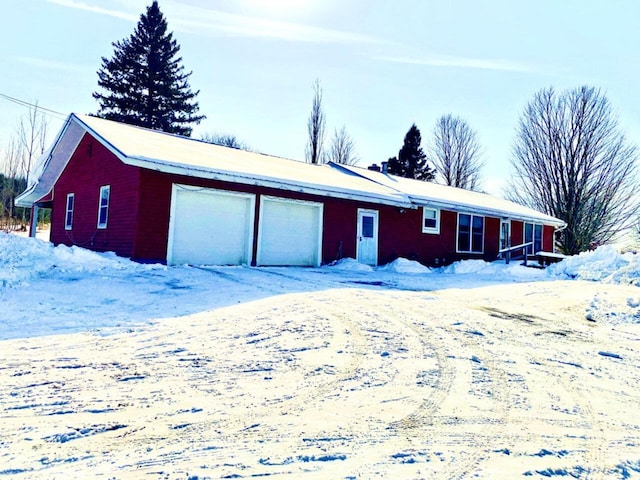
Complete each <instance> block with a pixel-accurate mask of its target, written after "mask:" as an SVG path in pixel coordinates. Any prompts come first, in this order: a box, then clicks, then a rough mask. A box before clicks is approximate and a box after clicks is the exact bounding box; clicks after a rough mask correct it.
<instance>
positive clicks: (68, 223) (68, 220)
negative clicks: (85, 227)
mask: <svg viewBox="0 0 640 480" xmlns="http://www.w3.org/2000/svg"><path fill="white" fill-rule="evenodd" d="M74 203H75V195H74V194H73V193H68V194H67V207H66V209H65V214H64V229H65V230H71V229H72V228H73V204H74Z"/></svg>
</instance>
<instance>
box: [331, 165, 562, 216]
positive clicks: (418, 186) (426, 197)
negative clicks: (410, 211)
mask: <svg viewBox="0 0 640 480" xmlns="http://www.w3.org/2000/svg"><path fill="white" fill-rule="evenodd" d="M341 168H344V169H345V170H348V171H349V172H352V173H356V174H358V175H361V176H362V177H364V178H367V179H369V180H371V181H373V182H376V183H378V184H380V185H384V186H385V187H389V188H392V189H394V190H397V191H399V192H402V193H403V194H405V195H407V196H408V197H409V199H410V200H411V202H412V203H413V204H415V205H424V206H434V207H438V208H445V209H449V210H454V211H469V212H471V213H480V214H485V215H490V216H497V217H508V218H516V219H518V220H524V221H530V222H533V223H544V224H546V225H554V226H556V227H563V226H564V225H565V223H564V222H563V221H562V220H560V219H558V218H555V217H552V216H550V215H546V214H544V213H541V212H538V211H537V210H534V209H532V208H529V207H525V206H523V205H519V204H517V203H514V202H511V201H509V200H504V199H502V198H499V197H496V196H493V195H489V194H486V193H480V192H473V191H471V190H464V189H462V188H455V187H449V186H446V185H438V184H437V183H433V182H424V181H420V180H412V179H409V178H403V177H397V176H395V175H389V174H386V173H382V172H378V171H375V170H368V169H366V168H359V167H353V166H344V165H342V166H341Z"/></svg>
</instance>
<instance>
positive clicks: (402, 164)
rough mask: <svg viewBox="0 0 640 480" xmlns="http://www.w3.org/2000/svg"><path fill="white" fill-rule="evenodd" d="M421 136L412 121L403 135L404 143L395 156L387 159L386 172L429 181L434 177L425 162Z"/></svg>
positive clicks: (433, 173) (425, 157)
mask: <svg viewBox="0 0 640 480" xmlns="http://www.w3.org/2000/svg"><path fill="white" fill-rule="evenodd" d="M421 143H422V136H421V135H420V130H418V127H416V124H415V123H414V124H413V125H411V128H410V129H409V131H408V132H407V134H406V135H405V136H404V144H403V145H402V148H401V149H400V151H399V152H398V156H397V157H392V158H390V159H389V164H388V167H387V168H388V172H389V173H391V174H392V175H398V176H400V177H406V178H414V179H416V180H424V181H431V180H433V179H434V177H435V172H434V170H433V169H432V168H431V167H429V165H428V164H427V156H426V155H425V154H424V152H423V151H422V147H421V146H420V144H421Z"/></svg>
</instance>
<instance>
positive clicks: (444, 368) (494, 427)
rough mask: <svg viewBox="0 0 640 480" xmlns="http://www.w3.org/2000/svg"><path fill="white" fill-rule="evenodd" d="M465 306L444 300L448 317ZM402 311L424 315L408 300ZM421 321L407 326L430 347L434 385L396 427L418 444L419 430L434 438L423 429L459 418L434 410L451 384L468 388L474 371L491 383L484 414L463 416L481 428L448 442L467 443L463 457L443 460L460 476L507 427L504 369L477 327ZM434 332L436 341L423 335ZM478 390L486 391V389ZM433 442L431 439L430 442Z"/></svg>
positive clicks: (507, 395)
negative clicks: (436, 372)
mask: <svg viewBox="0 0 640 480" xmlns="http://www.w3.org/2000/svg"><path fill="white" fill-rule="evenodd" d="M465 310H466V308H465V307H462V306H459V305H457V304H452V305H449V308H448V312H449V314H448V316H450V317H451V318H459V317H464V312H465ZM404 311H405V312H409V313H410V318H413V319H420V318H421V317H424V312H425V309H417V308H416V307H415V306H413V305H412V306H411V307H410V308H408V309H407V308H405V309H404ZM404 322H405V323H406V322H407V320H406V319H405V320H404ZM426 322H428V320H427V321H424V320H422V321H419V323H416V322H415V320H414V321H413V322H412V321H411V320H409V323H408V326H409V328H411V329H413V330H414V331H415V332H416V334H417V335H418V336H419V337H420V338H421V339H423V341H424V342H425V345H428V346H429V347H431V348H433V349H434V350H435V351H436V354H437V356H438V364H439V366H440V372H439V384H438V385H437V388H436V391H435V392H434V394H433V396H432V397H430V398H428V399H426V400H425V402H423V404H422V405H421V406H420V408H418V409H417V410H416V411H414V412H412V413H411V414H410V415H409V416H407V417H406V418H405V419H403V420H402V421H401V422H399V426H401V427H403V429H404V430H405V432H406V431H407V429H408V430H409V431H410V432H411V431H412V430H413V432H412V433H413V437H414V438H415V439H416V440H418V442H417V443H418V444H419V440H420V438H421V435H423V436H424V435H425V434H426V436H427V437H428V438H431V439H433V438H434V435H433V433H429V430H433V431H438V430H440V431H442V430H443V427H444V426H445V424H446V423H449V422H451V421H453V422H459V421H460V420H462V419H458V417H457V416H455V415H454V416H453V417H452V416H451V415H447V414H446V412H444V411H440V410H441V407H443V406H444V405H446V404H447V403H448V402H447V399H449V398H451V397H452V396H453V395H455V392H456V391H457V390H456V389H459V390H464V389H466V390H467V391H468V392H471V391H472V389H473V382H474V374H475V375H476V376H477V374H478V372H482V376H483V378H482V383H483V385H484V384H487V385H489V386H490V388H491V391H490V392H489V394H488V396H489V397H491V398H494V399H495V402H494V406H495V408H494V409H492V410H491V412H490V415H489V417H484V416H483V417H479V418H473V417H472V418H468V419H466V421H468V422H470V425H479V426H481V428H482V433H481V434H480V435H478V434H475V433H471V432H468V431H467V432H466V433H463V434H462V435H460V434H458V433H455V434H453V438H452V439H451V441H452V442H454V443H456V444H458V445H461V446H463V449H464V447H467V448H468V450H466V451H464V450H463V452H464V455H463V456H462V455H461V457H460V458H454V459H453V460H452V461H451V462H449V468H448V469H447V478H452V479H454V478H455V479H462V478H465V477H467V476H469V475H471V474H473V473H475V472H477V471H478V470H479V468H480V464H481V463H482V461H483V460H484V459H486V458H487V457H488V455H489V453H490V452H491V450H492V448H493V447H494V446H495V447H496V448H497V446H498V443H497V442H500V441H501V440H500V439H501V438H502V433H503V432H504V430H505V429H506V428H507V424H508V422H507V417H508V414H509V405H510V392H509V387H508V381H507V374H506V371H505V370H504V369H503V368H501V367H499V366H498V364H499V363H501V362H502V359H500V358H497V357H496V355H494V354H493V353H492V352H491V351H490V350H489V349H487V348H484V347H483V345H482V344H483V341H484V340H483V336H482V334H480V333H479V332H476V331H473V332H468V331H464V330H463V329H461V328H454V327H456V326H457V324H458V323H459V322H453V323H452V325H451V326H446V325H440V326H439V327H438V328H437V330H436V329H434V328H432V327H430V326H428V324H427V323H426ZM441 323H444V322H441ZM436 332H437V333H438V334H439V337H438V338H439V341H438V342H434V341H433V340H426V338H427V337H429V338H431V337H432V335H433V334H435V333H436ZM469 366H471V370H472V371H471V384H468V385H467V384H465V383H464V382H465V381H466V379H467V378H468V375H467V374H466V370H468V368H469ZM454 387H455V388H454ZM484 393H485V394H486V392H484ZM454 400H455V399H454ZM452 413H454V412H452ZM433 445H434V442H433V441H432V442H431V445H430V446H433ZM463 452H461V454H462V453H463Z"/></svg>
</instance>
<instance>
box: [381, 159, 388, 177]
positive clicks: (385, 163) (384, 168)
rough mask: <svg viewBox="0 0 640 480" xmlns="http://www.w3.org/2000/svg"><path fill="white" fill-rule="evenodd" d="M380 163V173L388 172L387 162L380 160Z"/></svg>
mask: <svg viewBox="0 0 640 480" xmlns="http://www.w3.org/2000/svg"><path fill="white" fill-rule="evenodd" d="M381 165H382V173H384V174H385V175H386V174H387V173H389V172H388V169H389V162H382V163H381Z"/></svg>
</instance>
